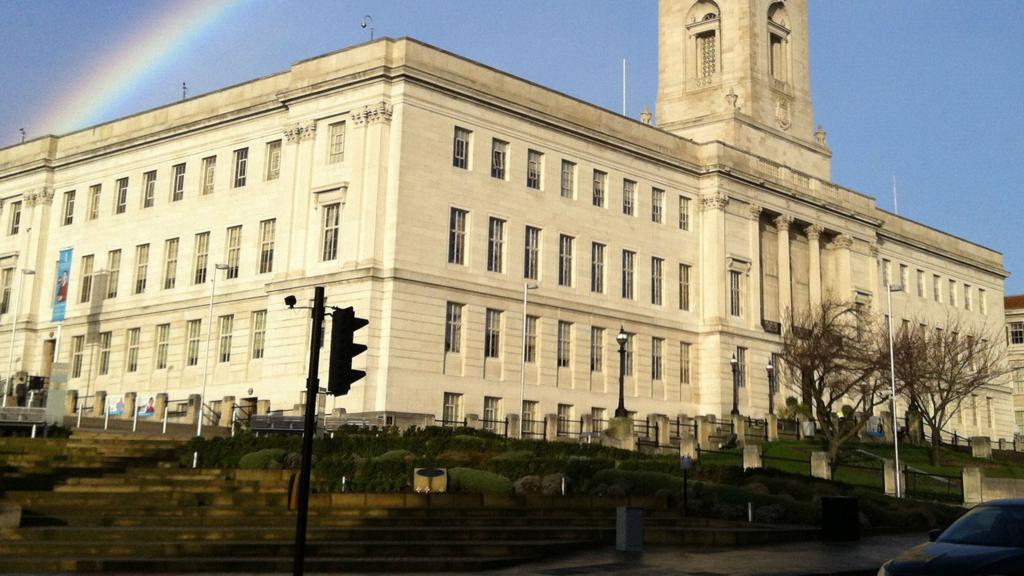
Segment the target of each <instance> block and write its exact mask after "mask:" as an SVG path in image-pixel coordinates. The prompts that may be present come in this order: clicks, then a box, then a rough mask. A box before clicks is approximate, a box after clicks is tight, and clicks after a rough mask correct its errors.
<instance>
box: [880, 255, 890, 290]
mask: <svg viewBox="0 0 1024 576" xmlns="http://www.w3.org/2000/svg"><path fill="white" fill-rule="evenodd" d="M890 278H892V262H890V261H888V260H886V259H885V258H882V286H892V283H891V282H890V280H889V279H890Z"/></svg>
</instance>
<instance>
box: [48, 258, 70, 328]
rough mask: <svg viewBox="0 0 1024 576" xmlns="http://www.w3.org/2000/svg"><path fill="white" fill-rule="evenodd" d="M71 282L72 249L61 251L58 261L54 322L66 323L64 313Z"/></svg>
mask: <svg viewBox="0 0 1024 576" xmlns="http://www.w3.org/2000/svg"><path fill="white" fill-rule="evenodd" d="M70 280H71V248H65V249H64V250H61V251H60V258H59V259H58V260H57V281H56V284H55V286H54V290H53V318H51V320H53V321H54V322H63V321H64V311H65V309H66V308H67V303H68V282H69V281H70Z"/></svg>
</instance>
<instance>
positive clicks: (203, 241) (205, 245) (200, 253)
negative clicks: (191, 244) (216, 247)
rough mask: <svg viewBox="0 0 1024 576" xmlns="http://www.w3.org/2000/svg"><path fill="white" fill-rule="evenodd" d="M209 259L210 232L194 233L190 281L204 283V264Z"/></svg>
mask: <svg viewBox="0 0 1024 576" xmlns="http://www.w3.org/2000/svg"><path fill="white" fill-rule="evenodd" d="M209 259H210V233H209V232H200V233H199V234H196V241H195V255H194V256H193V259H192V283H193V284H204V283H206V265H207V263H208V261H209Z"/></svg>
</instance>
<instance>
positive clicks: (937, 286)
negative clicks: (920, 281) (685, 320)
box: [932, 274, 942, 302]
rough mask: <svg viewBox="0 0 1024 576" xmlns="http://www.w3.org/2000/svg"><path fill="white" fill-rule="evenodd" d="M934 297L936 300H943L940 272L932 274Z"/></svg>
mask: <svg viewBox="0 0 1024 576" xmlns="http://www.w3.org/2000/svg"><path fill="white" fill-rule="evenodd" d="M932 297H933V298H934V299H935V301H936V302H942V281H941V280H940V279H939V275H938V274H933V275H932Z"/></svg>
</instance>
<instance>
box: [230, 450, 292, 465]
mask: <svg viewBox="0 0 1024 576" xmlns="http://www.w3.org/2000/svg"><path fill="white" fill-rule="evenodd" d="M285 454H286V452H285V450H284V449H282V448H267V449H265V450H257V451H255V452H250V453H248V454H246V455H245V456H242V458H241V459H240V460H239V461H238V467H239V468H244V469H246V470H266V469H268V468H281V461H282V460H283V459H284V455H285Z"/></svg>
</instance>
